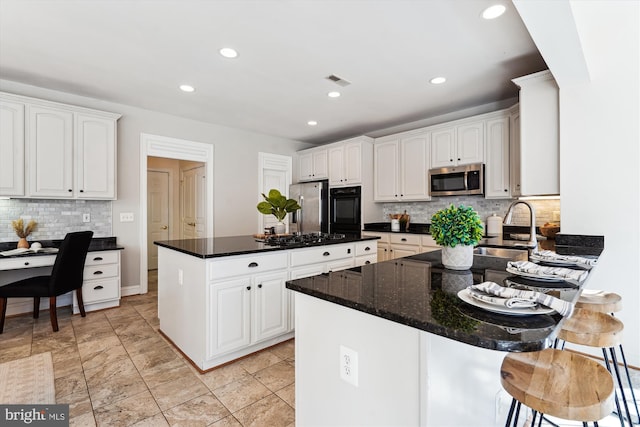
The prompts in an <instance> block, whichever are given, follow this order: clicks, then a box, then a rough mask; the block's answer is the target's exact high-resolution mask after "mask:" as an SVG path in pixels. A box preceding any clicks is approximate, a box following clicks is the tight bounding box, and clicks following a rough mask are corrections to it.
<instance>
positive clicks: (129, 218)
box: [120, 212, 133, 222]
mask: <svg viewBox="0 0 640 427" xmlns="http://www.w3.org/2000/svg"><path fill="white" fill-rule="evenodd" d="M120 222H133V212H120Z"/></svg>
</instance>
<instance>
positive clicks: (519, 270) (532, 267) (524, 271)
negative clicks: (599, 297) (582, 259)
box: [505, 261, 589, 283]
mask: <svg viewBox="0 0 640 427" xmlns="http://www.w3.org/2000/svg"><path fill="white" fill-rule="evenodd" d="M505 270H506V271H507V272H508V273H511V274H513V275H516V276H520V277H524V278H527V279H530V280H537V281H543V282H562V281H569V282H573V283H580V282H582V281H584V280H585V279H586V278H587V276H588V274H589V272H588V271H587V270H583V269H579V270H576V269H571V268H566V267H558V266H545V265H540V264H537V263H535V262H531V261H509V262H508V263H507V267H506V269H505Z"/></svg>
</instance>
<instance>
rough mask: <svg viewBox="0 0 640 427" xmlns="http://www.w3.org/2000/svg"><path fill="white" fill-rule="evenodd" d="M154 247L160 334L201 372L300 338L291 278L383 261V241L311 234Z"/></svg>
mask: <svg viewBox="0 0 640 427" xmlns="http://www.w3.org/2000/svg"><path fill="white" fill-rule="evenodd" d="M306 236H307V237H308V239H304V240H303V239H302V238H300V239H297V240H295V241H293V242H290V243H285V241H284V240H282V239H278V240H275V239H274V240H272V241H264V239H262V240H261V239H256V238H255V237H253V236H233V237H218V238H205V239H186V240H170V241H161V242H154V243H155V244H156V245H157V246H158V317H159V318H160V331H161V332H162V333H163V334H164V335H165V336H166V337H167V338H168V339H169V340H171V342H172V343H173V344H174V345H175V346H176V347H177V348H178V349H179V350H180V351H181V352H182V353H183V354H184V355H185V356H186V357H187V358H188V359H189V360H191V362H192V364H193V365H194V366H195V367H196V368H197V369H199V370H200V371H201V372H203V371H206V370H208V369H211V368H214V367H216V366H219V365H221V364H224V363H227V362H229V361H232V360H234V359H237V358H239V357H242V356H246V355H248V354H250V353H253V352H256V351H258V350H262V349H264V348H267V347H270V346H272V345H274V344H277V343H279V342H282V341H285V340H288V339H291V338H293V330H294V320H293V313H294V309H293V304H294V298H293V294H292V293H291V292H290V291H289V290H287V289H286V287H285V283H286V281H287V280H289V279H297V278H302V277H308V276H312V275H318V274H325V273H328V272H331V271H337V270H341V269H345V268H351V267H355V266H359V265H366V264H368V263H372V262H375V260H376V258H377V255H376V245H375V239H370V238H362V239H360V238H348V237H345V236H338V235H306Z"/></svg>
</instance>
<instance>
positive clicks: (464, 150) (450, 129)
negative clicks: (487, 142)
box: [431, 121, 484, 168]
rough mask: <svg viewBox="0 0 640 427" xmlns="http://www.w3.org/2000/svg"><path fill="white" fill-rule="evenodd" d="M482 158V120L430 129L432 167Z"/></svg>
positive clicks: (453, 164)
mask: <svg viewBox="0 0 640 427" xmlns="http://www.w3.org/2000/svg"><path fill="white" fill-rule="evenodd" d="M483 160H484V122H483V121H477V122H471V123H460V124H458V125H455V126H446V127H438V128H437V129H434V130H433V131H432V135H431V167H432V168H441V167H447V166H457V165H466V164H470V163H482V162H483Z"/></svg>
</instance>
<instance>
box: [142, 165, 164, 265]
mask: <svg viewBox="0 0 640 427" xmlns="http://www.w3.org/2000/svg"><path fill="white" fill-rule="evenodd" d="M168 239H169V173H168V172H160V171H148V172H147V255H148V261H147V262H148V266H147V268H148V269H149V270H155V269H157V268H158V247H157V246H156V245H154V244H153V242H155V241H159V240H168Z"/></svg>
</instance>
